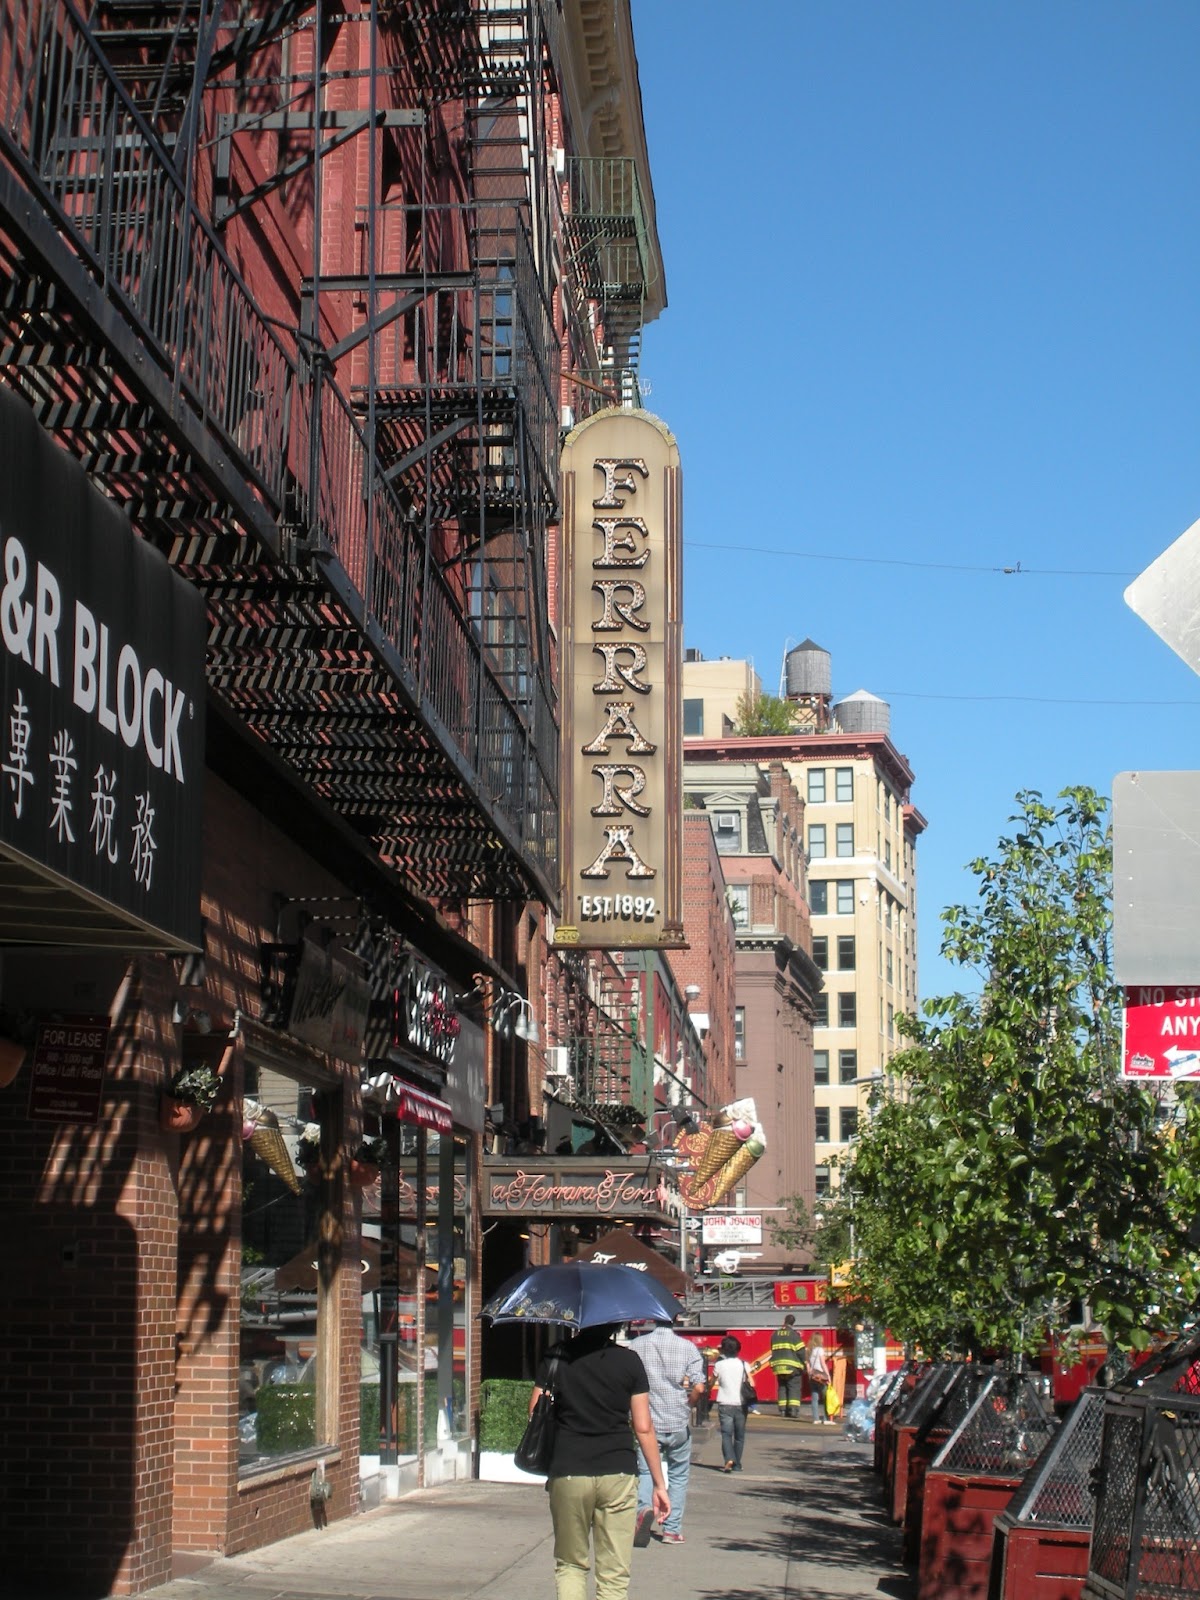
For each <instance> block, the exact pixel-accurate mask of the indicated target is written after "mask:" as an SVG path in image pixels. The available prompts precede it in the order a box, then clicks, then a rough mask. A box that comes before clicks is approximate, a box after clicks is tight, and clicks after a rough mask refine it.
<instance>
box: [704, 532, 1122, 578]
mask: <svg viewBox="0 0 1200 1600" xmlns="http://www.w3.org/2000/svg"><path fill="white" fill-rule="evenodd" d="M685 544H686V547H687V548H690V549H692V550H732V551H735V552H740V553H742V554H746V555H756V556H786V557H790V558H791V559H792V560H793V561H841V562H844V563H847V564H849V565H851V566H857V567H916V568H919V569H920V570H921V571H924V572H986V573H1001V574H1003V575H1005V576H1006V577H1020V578H1136V577H1137V573H1136V572H1106V571H1103V570H1099V569H1093V568H1089V567H1026V566H1023V565H1022V564H1021V562H1019V561H1018V562H1016V563H1014V565H1013V566H1011V567H974V566H964V565H963V564H961V563H957V562H953V561H903V560H900V559H899V558H898V557H895V556H835V555H828V554H826V553H825V552H824V551H817V550H777V549H772V548H770V547H769V546H767V545H760V544H710V543H709V542H708V541H707V540H704V539H688V540H686V541H685Z"/></svg>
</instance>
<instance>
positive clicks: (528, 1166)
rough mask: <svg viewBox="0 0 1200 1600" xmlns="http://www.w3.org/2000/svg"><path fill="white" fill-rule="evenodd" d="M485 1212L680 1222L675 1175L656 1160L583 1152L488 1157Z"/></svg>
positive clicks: (492, 1214)
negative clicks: (597, 1157)
mask: <svg viewBox="0 0 1200 1600" xmlns="http://www.w3.org/2000/svg"><path fill="white" fill-rule="evenodd" d="M483 1210H484V1214H485V1215H486V1216H490V1217H534V1218H539V1219H541V1220H543V1221H551V1222H552V1221H554V1220H555V1219H557V1218H560V1217H561V1218H568V1217H570V1218H575V1219H578V1218H581V1217H585V1218H590V1219H593V1220H596V1221H617V1220H620V1219H628V1220H636V1221H651V1222H676V1223H677V1221H678V1217H679V1210H680V1202H679V1195H678V1191H677V1189H676V1187H675V1181H674V1174H673V1173H670V1172H669V1171H668V1170H667V1169H666V1168H665V1167H661V1166H660V1165H659V1164H658V1163H657V1162H656V1161H654V1160H652V1159H647V1158H646V1157H644V1156H641V1157H639V1156H632V1157H629V1158H628V1159H626V1160H625V1161H619V1160H615V1159H612V1158H605V1159H601V1160H593V1159H591V1158H588V1157H581V1156H563V1157H555V1156H551V1157H549V1158H547V1159H544V1160H541V1161H538V1160H536V1159H534V1158H532V1157H524V1156H523V1157H507V1156H506V1157H500V1156H485V1157H484V1170H483Z"/></svg>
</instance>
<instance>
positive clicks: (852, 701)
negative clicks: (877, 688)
mask: <svg viewBox="0 0 1200 1600" xmlns="http://www.w3.org/2000/svg"><path fill="white" fill-rule="evenodd" d="M833 715H834V718H835V720H836V721H837V724H838V727H839V728H841V730H842V732H843V733H888V732H890V731H891V726H892V708H891V706H889V705H888V703H887V701H886V700H881V699H880V698H879V696H878V695H876V694H868V693H867V691H866V690H865V689H856V690H855V691H854V693H853V694H848V695H847V696H846V698H845V699H844V700H839V701H838V703H837V704H836V705H835V706H834V708H833Z"/></svg>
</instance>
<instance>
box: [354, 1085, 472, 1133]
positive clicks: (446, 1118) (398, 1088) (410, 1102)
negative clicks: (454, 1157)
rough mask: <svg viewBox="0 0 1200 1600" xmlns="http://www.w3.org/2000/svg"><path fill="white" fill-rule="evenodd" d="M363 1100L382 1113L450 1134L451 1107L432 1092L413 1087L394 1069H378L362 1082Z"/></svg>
mask: <svg viewBox="0 0 1200 1600" xmlns="http://www.w3.org/2000/svg"><path fill="white" fill-rule="evenodd" d="M363 1099H364V1100H365V1101H370V1102H371V1103H372V1104H373V1105H376V1106H378V1108H379V1110H380V1111H381V1112H382V1113H383V1114H384V1116H392V1117H396V1118H398V1119H399V1121H401V1122H410V1123H412V1124H413V1126H414V1127H417V1128H428V1129H430V1131H431V1132H433V1133H452V1132H453V1131H454V1120H453V1118H452V1116H451V1114H450V1107H449V1106H448V1105H447V1104H446V1102H445V1101H444V1100H439V1099H438V1097H437V1095H435V1094H427V1093H426V1091H425V1090H424V1089H416V1088H414V1087H413V1085H412V1084H411V1083H405V1081H404V1079H403V1078H398V1077H396V1075H395V1073H393V1072H380V1073H378V1074H376V1076H375V1077H373V1078H367V1079H365V1080H364V1082H363Z"/></svg>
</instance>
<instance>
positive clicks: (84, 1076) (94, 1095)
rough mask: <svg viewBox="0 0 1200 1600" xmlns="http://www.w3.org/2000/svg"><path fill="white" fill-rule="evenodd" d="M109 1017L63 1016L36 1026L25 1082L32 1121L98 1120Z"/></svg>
mask: <svg viewBox="0 0 1200 1600" xmlns="http://www.w3.org/2000/svg"><path fill="white" fill-rule="evenodd" d="M108 1030H109V1025H108V1019H107V1018H106V1017H104V1018H91V1017H68V1018H66V1019H65V1020H64V1021H62V1022H49V1023H46V1024H45V1025H44V1026H43V1027H41V1028H39V1029H38V1036H37V1043H36V1045H35V1046H34V1051H33V1071H32V1075H31V1080H30V1085H29V1115H30V1117H32V1118H33V1120H34V1121H35V1122H87V1123H91V1124H92V1125H93V1126H94V1125H95V1124H96V1123H98V1122H99V1121H100V1106H101V1102H102V1100H103V1098H104V1065H105V1061H106V1059H107V1057H108Z"/></svg>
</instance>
